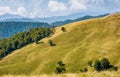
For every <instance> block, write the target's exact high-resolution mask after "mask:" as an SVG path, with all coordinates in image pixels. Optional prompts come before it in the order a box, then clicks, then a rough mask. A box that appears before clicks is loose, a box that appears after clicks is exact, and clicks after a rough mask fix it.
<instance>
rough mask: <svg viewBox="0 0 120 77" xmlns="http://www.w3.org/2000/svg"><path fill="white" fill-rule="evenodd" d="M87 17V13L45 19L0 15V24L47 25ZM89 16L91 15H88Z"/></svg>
mask: <svg viewBox="0 0 120 77" xmlns="http://www.w3.org/2000/svg"><path fill="white" fill-rule="evenodd" d="M86 15H88V13H75V14H70V15H66V16H54V17H47V18H29V17H23V16H20V15H14V14H8V13H6V14H3V15H0V22H9V21H17V22H47V23H53V22H58V21H65V20H67V21H68V20H74V19H77V18H81V17H83V16H86ZM89 15H93V14H92V13H90V14H89Z"/></svg>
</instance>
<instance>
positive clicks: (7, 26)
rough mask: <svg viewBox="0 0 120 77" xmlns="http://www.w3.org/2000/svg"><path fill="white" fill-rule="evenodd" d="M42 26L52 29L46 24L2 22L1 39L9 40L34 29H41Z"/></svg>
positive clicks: (0, 28)
mask: <svg viewBox="0 0 120 77" xmlns="http://www.w3.org/2000/svg"><path fill="white" fill-rule="evenodd" d="M41 26H44V27H46V28H50V27H52V26H50V25H49V24H47V23H44V22H14V21H13V22H0V39H1V38H8V37H11V36H12V35H15V34H17V33H19V32H24V31H28V30H30V29H32V28H39V27H41Z"/></svg>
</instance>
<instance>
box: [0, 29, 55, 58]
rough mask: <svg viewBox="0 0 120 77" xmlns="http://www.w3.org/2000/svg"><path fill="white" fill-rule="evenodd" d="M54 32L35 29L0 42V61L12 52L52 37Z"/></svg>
mask: <svg viewBox="0 0 120 77" xmlns="http://www.w3.org/2000/svg"><path fill="white" fill-rule="evenodd" d="M53 33H54V32H53V30H52V29H51V28H44V27H40V28H33V29H30V30H29V31H25V32H20V33H18V34H16V35H13V36H12V37H11V38H6V39H1V40H0V59H2V58H3V57H5V56H7V55H8V54H10V53H11V52H12V51H14V50H16V49H19V48H21V47H23V46H25V45H27V44H30V43H32V42H35V43H38V41H39V40H40V39H43V38H45V37H48V36H50V35H52V34H53Z"/></svg>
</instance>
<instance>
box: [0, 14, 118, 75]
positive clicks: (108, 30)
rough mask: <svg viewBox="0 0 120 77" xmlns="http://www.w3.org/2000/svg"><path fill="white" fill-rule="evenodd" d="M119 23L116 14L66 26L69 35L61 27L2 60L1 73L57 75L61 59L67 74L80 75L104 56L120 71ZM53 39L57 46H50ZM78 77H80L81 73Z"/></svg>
mask: <svg viewBox="0 0 120 77" xmlns="http://www.w3.org/2000/svg"><path fill="white" fill-rule="evenodd" d="M119 22H120V14H115V15H111V16H107V17H104V18H96V19H90V20H85V21H81V22H75V23H70V24H67V25H64V27H65V29H66V30H67V31H66V32H62V31H61V27H57V28H56V32H55V34H54V35H53V36H52V37H49V38H45V39H42V40H41V41H42V42H44V43H43V44H42V43H41V44H35V43H33V44H29V45H27V46H25V47H23V48H21V49H18V50H16V51H14V52H13V53H12V54H10V55H8V56H7V57H5V58H4V59H3V60H1V61H0V74H1V75H3V76H4V75H6V74H7V75H15V76H16V75H41V74H53V73H54V71H55V68H56V64H57V62H58V61H59V60H62V61H63V62H64V63H65V64H66V68H67V73H79V72H80V69H82V68H84V67H88V65H87V62H88V61H89V60H93V61H95V60H96V59H101V58H102V57H107V58H108V59H109V60H110V62H111V64H114V65H116V66H118V67H119V68H120V55H119V54H120V23H119ZM49 39H52V40H53V41H54V43H55V44H56V46H52V47H51V46H49V44H48V40H49ZM88 70H90V72H93V75H94V72H95V71H94V70H93V69H92V68H89V69H88ZM95 73H96V72H95ZM107 73H108V74H112V73H109V72H107ZM87 74H88V75H90V73H89V72H88V73H86V74H80V75H83V76H82V77H86V76H87ZM96 74H97V75H98V76H96V77H99V75H100V74H99V73H96ZM102 74H103V75H104V73H102ZM102 74H101V75H102ZM113 74H115V72H113ZM117 74H120V73H119V72H118V73H117ZM73 75H74V74H73ZM75 75H76V77H79V74H75ZM48 76H49V75H48ZM41 77H42V76H41ZM45 77H47V76H45ZM51 77H56V76H52V75H51ZM57 77H59V76H57ZM63 77H69V76H64V75H63ZM71 77H72V76H71ZM88 77H89V76H88ZM91 77H93V76H91ZM100 77H101V76H100ZM102 77H104V76H102ZM105 77H109V75H108V76H105ZM111 77H114V76H111Z"/></svg>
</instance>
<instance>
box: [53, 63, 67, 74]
mask: <svg viewBox="0 0 120 77" xmlns="http://www.w3.org/2000/svg"><path fill="white" fill-rule="evenodd" d="M55 72H56V73H57V74H60V73H64V72H66V69H65V64H64V63H63V62H62V61H58V63H57V67H56V70H55Z"/></svg>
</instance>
